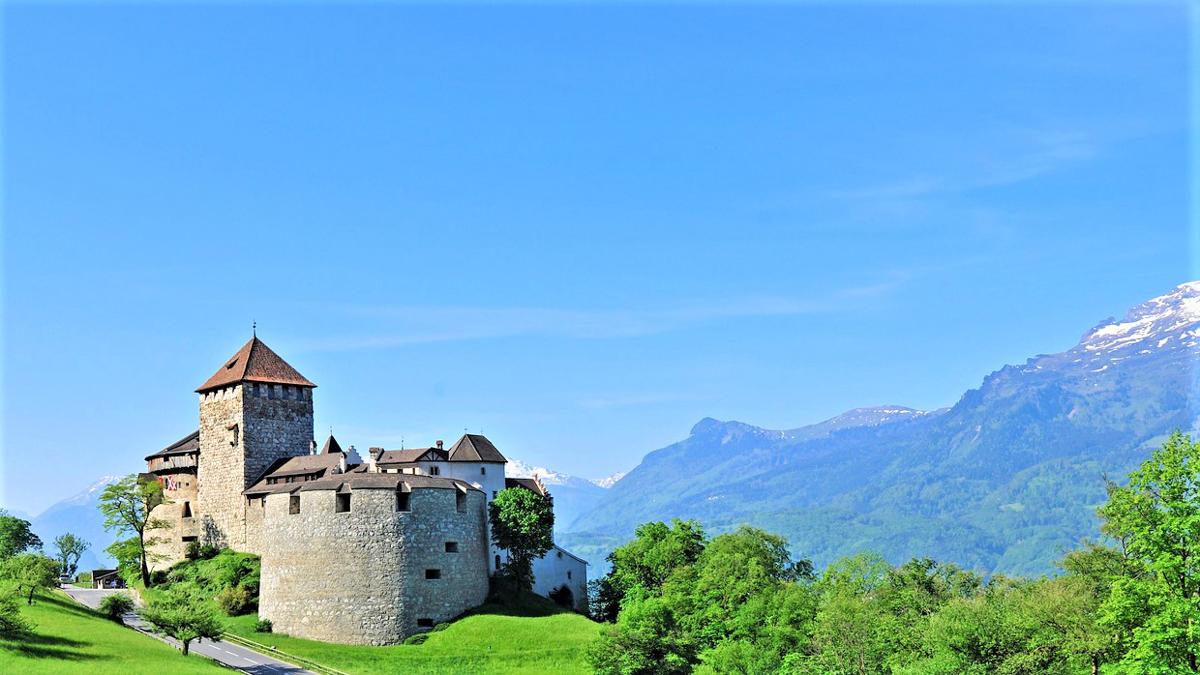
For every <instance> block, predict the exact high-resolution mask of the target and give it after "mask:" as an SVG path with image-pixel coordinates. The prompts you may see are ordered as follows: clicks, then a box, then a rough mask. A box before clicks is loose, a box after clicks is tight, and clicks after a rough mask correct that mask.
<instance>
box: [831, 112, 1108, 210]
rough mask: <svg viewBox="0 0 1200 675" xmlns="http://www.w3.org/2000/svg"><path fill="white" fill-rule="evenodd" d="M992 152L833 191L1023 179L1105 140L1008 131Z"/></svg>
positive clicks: (915, 192)
mask: <svg viewBox="0 0 1200 675" xmlns="http://www.w3.org/2000/svg"><path fill="white" fill-rule="evenodd" d="M1003 136H1004V137H1003V138H1002V139H998V140H993V141H992V142H990V143H987V145H989V146H991V145H995V146H996V147H995V150H994V151H992V152H980V153H979V154H977V155H976V156H974V157H971V158H968V159H966V160H963V159H959V160H958V161H950V162H948V164H949V165H948V166H946V167H944V168H943V169H941V170H939V171H924V172H921V173H917V174H914V175H910V176H903V177H900V178H897V179H896V180H892V181H886V182H882V183H878V184H872V185H863V186H858V187H853V188H848V189H844V190H835V191H833V192H832V193H831V196H833V197H834V198H837V199H847V200H855V201H873V200H880V201H891V200H905V199H921V198H925V197H931V196H934V195H941V194H948V193H959V192H969V191H972V190H978V189H984V188H996V187H1004V186H1009V185H1017V184H1019V183H1024V182H1027V181H1031V180H1034V179H1037V178H1040V177H1042V176H1046V175H1049V174H1052V173H1055V172H1057V171H1061V170H1065V169H1067V168H1069V167H1071V166H1073V165H1077V164H1080V163H1083V162H1086V161H1088V160H1090V159H1093V158H1094V157H1096V156H1097V155H1099V154H1100V152H1101V150H1102V148H1103V146H1104V144H1105V143H1106V142H1110V141H1104V140H1101V138H1100V137H1099V136H1098V135H1097V134H1094V133H1088V132H1085V131H1080V130H1066V129H1048V130H1037V131H1029V130H1022V131H1019V132H1010V133H1009V134H1004V135H1003Z"/></svg>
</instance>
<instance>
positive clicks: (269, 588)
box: [259, 488, 488, 645]
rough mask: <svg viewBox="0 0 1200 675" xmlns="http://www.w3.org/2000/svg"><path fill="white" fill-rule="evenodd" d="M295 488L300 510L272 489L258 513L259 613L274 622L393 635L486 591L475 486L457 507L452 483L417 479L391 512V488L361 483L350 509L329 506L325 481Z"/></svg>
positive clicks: (281, 626) (322, 633)
mask: <svg viewBox="0 0 1200 675" xmlns="http://www.w3.org/2000/svg"><path fill="white" fill-rule="evenodd" d="M296 494H297V495H298V496H299V497H300V513H298V514H294V515H293V514H290V513H289V498H290V496H291V495H288V494H273V495H269V496H268V497H267V499H266V510H265V513H264V515H263V525H262V528H263V529H262V533H263V536H262V541H263V546H262V552H261V554H262V585H261V589H262V591H261V594H260V601H259V616H261V617H264V618H268V619H270V620H271V622H272V623H273V624H274V628H275V630H278V631H280V632H282V633H287V634H289V635H295V636H298V637H304V638H309V639H314V640H325V641H330V642H341V643H349V644H374V645H383V644H395V643H397V642H400V641H402V640H403V639H404V638H405V637H407V636H409V635H412V634H414V633H416V632H418V631H419V630H422V629H424V628H425V627H426V626H427V625H433V624H436V623H441V622H444V621H447V620H449V619H452V618H454V617H456V616H458V615H459V614H461V613H463V612H464V611H466V610H468V609H470V608H472V607H475V606H477V605H479V604H481V603H482V602H483V601H484V600H485V599H486V597H487V592H488V575H487V560H486V556H487V541H486V539H485V536H486V535H485V529H484V522H485V501H484V495H483V493H481V492H477V491H474V490H472V491H470V492H469V493H468V494H467V495H466V503H465V505H464V509H463V510H462V511H459V510H458V508H457V506H456V501H457V500H456V491H455V490H454V489H435V488H418V489H416V490H414V491H413V492H412V493H411V496H410V507H411V509H410V511H407V512H400V511H397V510H396V491H395V490H392V489H367V488H360V489H356V490H353V491H352V492H351V493H350V494H351V508H350V512H349V513H337V512H336V511H335V492H334V491H332V490H303V491H300V492H297V493H296ZM447 542H453V543H455V544H457V549H458V550H457V552H447V551H446V543H447ZM427 569H436V570H440V576H441V578H439V579H428V578H426V570H427Z"/></svg>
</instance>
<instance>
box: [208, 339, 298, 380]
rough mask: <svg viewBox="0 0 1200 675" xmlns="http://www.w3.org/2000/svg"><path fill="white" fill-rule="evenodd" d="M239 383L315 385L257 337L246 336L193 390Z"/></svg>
mask: <svg viewBox="0 0 1200 675" xmlns="http://www.w3.org/2000/svg"><path fill="white" fill-rule="evenodd" d="M239 382H266V383H268V384H290V385H295V386H298V387H315V386H317V385H315V384H313V383H312V382H309V381H308V379H307V378H305V377H304V376H303V375H301V374H300V373H299V372H298V371H297V370H296V369H295V368H293V367H291V366H290V365H288V362H287V361H284V360H283V359H282V358H281V357H280V356H279V355H278V354H276V353H275V352H273V351H271V348H270V347H268V346H267V345H266V344H264V343H263V341H262V340H259V339H258V337H257V336H255V337H252V338H250V341H249V342H247V343H246V344H244V345H242V348H241V349H239V350H238V351H237V353H236V354H234V355H233V356H232V357H231V358H230V359H229V360H228V361H226V362H225V365H223V366H221V368H220V369H218V370H217V372H215V373H213V376H212V377H210V378H208V381H206V382H205V383H204V384H202V385H200V387H199V388H198V389H196V391H197V392H205V391H209V390H210V389H220V388H221V387H228V386H229V385H232V384H237V383H239Z"/></svg>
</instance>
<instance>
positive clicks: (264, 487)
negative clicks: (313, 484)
mask: <svg viewBox="0 0 1200 675" xmlns="http://www.w3.org/2000/svg"><path fill="white" fill-rule="evenodd" d="M344 456H345V455H342V454H340V453H333V454H320V455H300V456H298V457H284V458H283V459H277V460H275V462H274V463H273V464H271V466H270V467H269V468H268V469H267V470H266V471H264V472H263V473H262V475H261V476H259V477H258V480H256V481H254V484H253V485H251V486H250V487H248V488H246V489H245V490H244V491H243V492H242V494H244V495H248V496H249V495H262V494H268V493H271V492H289V491H291V490H294V489H296V488H297V487H299V484H298V483H274V484H271V483H268V482H267V479H269V478H282V477H286V476H302V475H306V474H312V475H315V476H316V477H317V478H322V477H324V476H326V475H328V474H329V472H331V471H332V470H333V469H335V468H337V467H338V466H339V465H340V464H341V462H342V457H344Z"/></svg>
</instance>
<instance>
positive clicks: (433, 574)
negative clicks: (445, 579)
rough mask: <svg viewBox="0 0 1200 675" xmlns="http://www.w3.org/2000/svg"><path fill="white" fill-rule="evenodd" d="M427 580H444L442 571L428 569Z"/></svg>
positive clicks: (426, 572) (426, 571)
mask: <svg viewBox="0 0 1200 675" xmlns="http://www.w3.org/2000/svg"><path fill="white" fill-rule="evenodd" d="M425 578H426V579H441V578H442V571H441V570H436V569H428V570H425Z"/></svg>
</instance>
